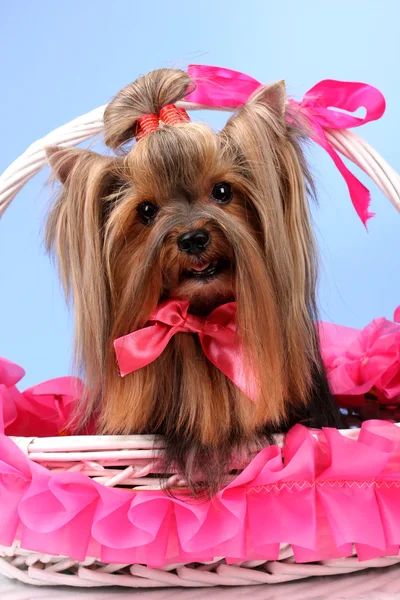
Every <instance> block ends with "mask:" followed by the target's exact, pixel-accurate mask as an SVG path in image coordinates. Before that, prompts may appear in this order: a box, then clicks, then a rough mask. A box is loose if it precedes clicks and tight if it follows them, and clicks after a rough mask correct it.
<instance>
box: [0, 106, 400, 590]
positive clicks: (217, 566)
mask: <svg viewBox="0 0 400 600" xmlns="http://www.w3.org/2000/svg"><path fill="white" fill-rule="evenodd" d="M179 105H180V106H182V107H185V108H186V109H187V110H195V109H199V108H204V106H199V105H194V104H192V103H188V102H181V103H179ZM104 108H105V107H100V108H98V109H96V110H94V111H92V112H90V113H88V114H86V115H83V116H82V117H79V118H78V119H75V120H74V121H71V122H70V123H68V124H66V125H64V126H63V127H60V128H58V129H57V130H55V131H53V132H51V133H50V134H49V135H47V136H45V137H44V138H42V139H41V140H38V141H37V142H35V143H34V144H32V146H30V147H29V148H28V150H27V151H26V152H25V153H24V154H23V155H22V156H21V157H19V158H18V159H17V160H16V161H14V163H13V164H12V165H11V166H10V167H9V168H8V169H7V170H6V171H5V172H4V173H3V174H2V176H1V177H0V215H1V214H2V213H4V211H5V210H6V209H7V207H8V206H9V205H10V203H11V202H12V200H13V198H14V197H15V196H16V194H17V193H18V191H19V190H20V189H21V188H22V187H23V186H24V185H25V183H27V181H28V180H29V179H30V178H31V177H33V176H34V175H35V174H36V173H38V172H39V171H40V170H41V169H42V167H44V166H45V164H46V162H45V153H44V148H45V147H46V146H48V145H51V144H55V145H63V146H75V145H77V144H79V143H81V142H83V141H85V140H87V139H89V138H91V137H93V136H94V135H97V134H99V133H101V131H102V127H103V123H102V116H103V111H104ZM206 108H207V107H206ZM208 108H210V107H208ZM215 108H216V107H213V109H215ZM224 110H226V107H225V108H224ZM325 133H326V136H327V138H328V140H329V142H330V143H331V144H332V146H333V147H334V148H336V149H337V150H338V151H339V152H341V153H342V154H343V155H344V156H346V157H347V158H348V159H350V160H351V161H353V162H354V163H355V164H356V165H358V166H359V167H360V168H361V169H363V170H364V171H365V172H366V173H367V174H368V175H369V177H371V179H372V180H373V181H374V182H375V183H376V184H377V185H378V186H379V187H380V189H381V190H382V191H383V192H384V194H385V195H386V196H387V198H388V199H389V200H390V201H391V202H392V204H393V205H394V206H395V207H396V208H397V209H398V210H400V177H399V175H398V174H397V173H396V172H395V171H394V170H393V169H392V168H391V167H390V166H389V165H388V164H387V163H386V162H385V161H384V160H383V159H382V157H380V156H379V155H378V154H377V153H376V152H375V151H374V150H373V149H372V148H371V147H370V146H369V145H368V144H367V143H366V142H364V141H363V140H362V139H361V138H359V137H358V136H357V135H355V134H354V133H353V132H350V131H347V130H330V129H326V131H325ZM341 433H342V435H343V436H348V437H350V438H353V439H354V438H356V437H357V435H358V434H357V432H355V431H354V430H351V431H347V432H341ZM11 439H12V441H13V442H14V443H15V444H16V445H17V446H18V447H19V448H20V450H22V451H23V452H24V454H25V455H26V456H27V457H28V458H29V460H30V461H32V462H34V463H36V464H41V465H42V466H44V467H45V468H46V469H47V470H48V471H49V472H51V473H52V474H56V473H60V472H70V473H76V472H79V473H82V474H84V475H86V476H88V477H89V478H91V479H93V480H94V481H95V482H97V483H99V484H101V485H103V486H105V487H123V488H124V489H125V490H126V493H130V492H129V490H134V491H135V493H137V492H139V491H142V492H144V493H146V492H152V491H155V490H160V486H161V485H162V484H165V483H167V484H168V485H169V486H172V487H175V488H177V489H179V487H182V486H185V482H184V481H182V480H181V479H180V478H179V477H178V476H177V475H176V474H174V473H166V474H164V475H163V476H162V477H160V476H159V475H157V474H159V471H160V468H159V466H158V464H159V463H158V459H159V457H160V455H161V454H162V448H163V444H162V440H160V439H156V438H154V437H153V436H113V437H109V436H105V437H100V436H84V437H83V436H82V437H60V438H15V437H14V438H11ZM276 441H277V444H278V445H282V438H281V437H278V438H277V440H276ZM0 460H1V456H0ZM242 466H244V464H243V465H242ZM233 477H234V476H232V479H233ZM328 483H329V482H328ZM334 483H335V484H339V485H342V486H343V485H345V484H346V485H347V484H348V483H349V482H343V481H342V482H334ZM353 483H355V484H357V482H353ZM359 483H361V484H362V485H365V486H366V487H368V486H369V487H371V485H373V484H374V482H368V481H363V482H359ZM285 485H287V486H288V485H289V484H285ZM291 485H296V483H293V484H291ZM312 485H313V484H312ZM390 485H396V484H395V482H391V483H390ZM126 488H128V489H126ZM0 504H1V497H0ZM399 519H400V511H399ZM353 554H354V555H353V556H350V557H347V558H337V559H334V560H324V561H321V562H319V563H312V564H296V562H295V559H294V553H293V550H292V547H291V546H290V545H288V544H283V545H281V546H280V553H279V558H278V559H277V560H273V561H266V560H252V561H246V562H237V563H235V564H227V562H226V560H225V559H224V557H220V558H218V557H217V558H214V559H213V560H212V561H203V562H202V561H196V562H193V561H192V562H188V563H187V562H183V563H181V564H170V565H167V566H165V567H163V568H150V567H146V566H144V565H143V564H113V563H105V562H101V560H100V558H99V557H98V556H93V557H90V556H88V557H86V558H85V559H84V560H82V561H78V560H72V559H71V558H69V557H66V556H59V555H57V556H53V555H51V554H44V553H43V552H37V551H30V550H26V549H22V548H21V547H20V543H19V541H16V542H15V543H14V544H13V545H12V546H10V547H0V573H2V574H3V575H5V576H7V577H9V578H12V579H19V580H21V581H23V582H25V583H30V584H35V585H41V586H43V585H67V586H75V587H95V586H115V585H119V586H123V587H138V588H140V587H143V588H151V587H174V586H182V587H209V586H215V585H221V586H248V585H256V584H262V583H277V582H287V581H292V580H295V579H302V578H306V577H310V576H318V575H332V574H345V573H350V572H353V571H360V570H364V569H367V568H370V567H382V566H389V565H392V564H395V563H397V562H400V556H399V555H398V554H396V556H393V557H390V556H385V557H381V558H375V559H372V560H364V561H362V562H360V561H359V560H358V559H357V557H356V556H355V552H354V553H353Z"/></svg>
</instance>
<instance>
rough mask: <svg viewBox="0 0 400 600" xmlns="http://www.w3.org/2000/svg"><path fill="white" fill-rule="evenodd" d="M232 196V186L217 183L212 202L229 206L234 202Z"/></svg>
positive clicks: (224, 182)
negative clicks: (229, 203)
mask: <svg viewBox="0 0 400 600" xmlns="http://www.w3.org/2000/svg"><path fill="white" fill-rule="evenodd" d="M232 196H233V191H232V186H231V184H230V183H226V181H220V182H219V183H216V184H215V185H214V187H213V189H212V192H211V200H214V202H218V204H228V202H230V201H231V200H232Z"/></svg>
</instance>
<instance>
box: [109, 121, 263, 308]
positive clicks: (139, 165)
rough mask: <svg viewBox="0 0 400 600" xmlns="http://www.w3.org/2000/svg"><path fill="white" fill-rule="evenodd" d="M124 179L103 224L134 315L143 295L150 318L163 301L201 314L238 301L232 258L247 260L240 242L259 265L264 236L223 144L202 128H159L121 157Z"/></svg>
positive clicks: (112, 273) (113, 271)
mask: <svg viewBox="0 0 400 600" xmlns="http://www.w3.org/2000/svg"><path fill="white" fill-rule="evenodd" d="M179 134H180V135H179ZM171 137H173V140H171V139H170V138H171ZM172 142H173V143H172ZM124 178H125V180H126V185H125V188H124V192H123V195H121V196H120V197H119V198H118V199H117V200H116V201H115V202H114V205H113V206H112V207H111V211H110V212H109V215H108V220H107V223H106V226H105V247H106V248H107V252H108V255H109V256H110V257H112V259H111V260H110V263H109V267H110V270H109V277H110V280H111V281H112V282H113V283H114V287H115V289H117V290H120V293H121V294H123V295H124V297H127V296H128V295H129V294H130V295H131V297H132V301H134V302H135V307H136V310H138V309H139V312H141V310H140V307H139V306H138V302H137V300H138V298H140V297H143V303H145V305H146V311H145V312H147V317H148V311H149V310H150V309H151V308H152V307H154V305H155V304H156V303H158V302H159V301H160V300H164V299H166V298H179V299H185V300H188V301H189V302H190V305H191V310H192V311H193V312H198V313H204V314H206V313H207V312H210V310H212V308H214V307H215V306H216V305H218V304H221V303H223V302H227V301H229V300H233V299H235V298H236V296H237V293H236V291H237V281H236V274H237V261H238V260H239V259H240V258H241V260H242V261H243V260H246V259H247V260H248V261H250V262H251V260H252V256H246V255H245V248H244V247H243V241H244V240H247V245H249V246H253V248H252V253H253V254H254V252H256V253H257V254H258V257H257V262H260V261H261V260H262V257H261V254H262V252H263V251H262V246H261V245H262V235H261V227H260V223H259V219H258V216H257V212H256V210H255V208H254V206H253V205H252V204H251V202H250V201H249V199H248V198H247V197H246V190H245V189H244V185H243V181H242V178H241V176H240V173H239V171H238V169H237V167H236V166H235V164H234V163H233V162H232V160H231V157H230V156H229V153H228V152H227V151H226V148H224V145H223V141H221V139H220V138H219V137H218V136H216V135H215V134H213V133H212V132H211V131H210V130H208V128H206V127H205V126H198V125H187V126H186V127H185V128H183V129H182V130H181V131H179V132H177V131H176V130H175V131H171V129H165V130H164V131H163V130H160V131H158V132H156V133H155V134H153V135H152V136H151V137H149V139H148V140H143V141H142V142H140V144H138V146H137V147H136V148H134V149H133V150H132V151H131V153H130V154H129V155H128V156H127V157H126V159H125V161H124ZM241 240H242V244H240V243H239V242H240V241H241ZM146 289H148V290H149V294H150V297H149V295H148V294H147V293H146ZM125 294H126V296H125ZM117 302H118V301H117ZM143 318H146V317H145V315H144V314H143Z"/></svg>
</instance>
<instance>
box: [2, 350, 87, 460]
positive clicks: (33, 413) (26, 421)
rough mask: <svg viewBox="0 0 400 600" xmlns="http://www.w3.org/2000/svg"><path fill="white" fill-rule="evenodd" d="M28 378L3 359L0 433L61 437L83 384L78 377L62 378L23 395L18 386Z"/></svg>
mask: <svg viewBox="0 0 400 600" xmlns="http://www.w3.org/2000/svg"><path fill="white" fill-rule="evenodd" d="M24 375H25V371H24V369H22V368H21V367H19V366H18V365H16V364H14V363H12V362H10V361H8V360H6V359H5V358H0V433H4V431H5V432H6V433H7V435H16V436H22V437H31V436H38V437H53V436H58V435H60V432H61V431H62V429H63V428H64V427H65V425H66V423H67V422H68V421H69V419H70V416H71V413H72V409H73V406H74V404H75V403H76V401H77V399H78V398H79V397H80V396H81V394H82V391H83V384H82V382H81V381H80V380H79V379H77V378H76V377H58V378H57V379H51V380H49V381H45V382H44V383H40V384H39V385H34V386H33V387H31V388H29V389H27V390H25V391H23V392H20V391H19V390H18V388H17V383H18V382H19V381H20V380H21V379H22V378H23V377H24ZM0 458H1V456H0Z"/></svg>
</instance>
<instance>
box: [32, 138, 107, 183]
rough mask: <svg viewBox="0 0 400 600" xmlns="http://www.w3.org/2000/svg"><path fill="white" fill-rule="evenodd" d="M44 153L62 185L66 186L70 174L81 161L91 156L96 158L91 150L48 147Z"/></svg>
mask: <svg viewBox="0 0 400 600" xmlns="http://www.w3.org/2000/svg"><path fill="white" fill-rule="evenodd" d="M44 151H45V153H46V158H47V162H48V164H49V166H50V168H51V170H52V172H53V173H54V175H55V177H57V179H58V180H59V181H60V183H62V185H65V183H66V182H67V179H68V177H69V175H70V173H72V171H73V169H74V168H75V167H76V166H77V165H78V163H80V162H81V160H83V159H84V158H88V157H89V156H96V154H95V153H94V152H91V151H90V150H82V149H80V148H64V147H62V146H47V147H46V148H45V149H44ZM99 157H100V155H99Z"/></svg>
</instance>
